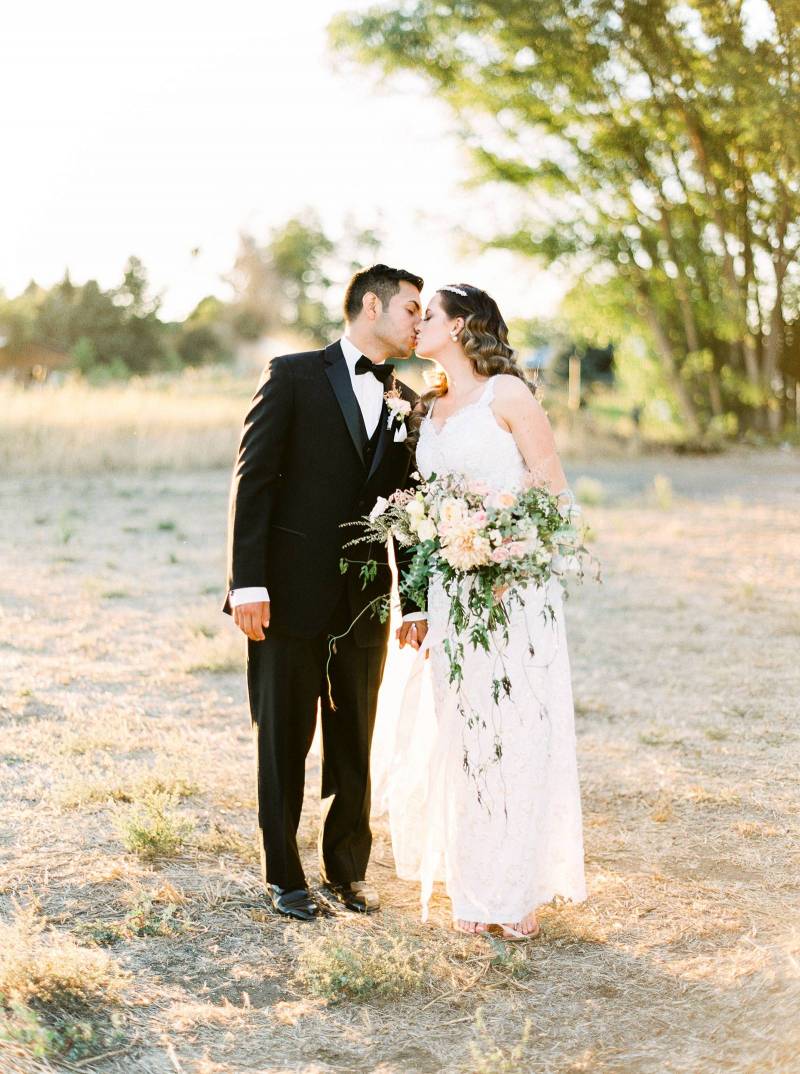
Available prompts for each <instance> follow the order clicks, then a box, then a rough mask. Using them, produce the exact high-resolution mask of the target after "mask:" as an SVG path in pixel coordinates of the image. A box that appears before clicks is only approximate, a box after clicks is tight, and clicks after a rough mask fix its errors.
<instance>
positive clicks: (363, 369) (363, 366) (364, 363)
mask: <svg viewBox="0 0 800 1074" xmlns="http://www.w3.org/2000/svg"><path fill="white" fill-rule="evenodd" d="M356 373H357V374H358V375H359V376H360V375H361V374H362V373H372V375H373V376H374V377H377V378H378V380H380V381H382V382H383V383H384V384H385V383H386V382H387V381H388V380H389V378H390V377H391V375H392V373H394V366H393V365H392V363H391V362H371V361H370V360H369V358H367V356H366V355H365V354H362V355H361V357H360V358H359V359H358V361H357V362H356Z"/></svg>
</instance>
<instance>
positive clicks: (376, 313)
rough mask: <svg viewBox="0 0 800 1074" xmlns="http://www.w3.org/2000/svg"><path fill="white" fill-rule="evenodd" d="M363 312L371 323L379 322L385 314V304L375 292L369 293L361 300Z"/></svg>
mask: <svg viewBox="0 0 800 1074" xmlns="http://www.w3.org/2000/svg"><path fill="white" fill-rule="evenodd" d="M361 312H362V313H365V314H366V315H367V317H368V318H369V320H370V321H377V319H378V318H379V317H380V315H381V313H382V312H383V303H382V302H381V300H380V299H379V298H378V296H377V295H376V294H375V292H374V291H367V292H366V293H365V294H364V297H363V298H362V299H361Z"/></svg>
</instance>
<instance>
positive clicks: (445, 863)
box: [376, 378, 586, 923]
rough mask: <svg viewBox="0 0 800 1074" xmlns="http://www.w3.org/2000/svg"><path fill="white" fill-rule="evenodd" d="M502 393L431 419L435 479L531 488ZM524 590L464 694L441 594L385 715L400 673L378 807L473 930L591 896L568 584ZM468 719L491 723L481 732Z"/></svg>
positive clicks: (466, 668)
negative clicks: (453, 670)
mask: <svg viewBox="0 0 800 1074" xmlns="http://www.w3.org/2000/svg"><path fill="white" fill-rule="evenodd" d="M493 394H494V384H493V378H490V379H489V380H488V382H487V384H486V387H485V389H484V391H483V394H482V396H481V397H480V398H479V399H478V401H477V402H475V403H473V404H471V405H470V406H468V407H464V408H462V409H461V410H460V411H457V412H456V413H454V414H452V415H451V416H450V417H449V418H448V419H447V420H446V422H445V423H444V425H443V426H442V427H441V428H440V429H437V428H436V426H435V425H434V422H433V409H431V410H430V411H429V413H428V415H427V416H426V417H425V419H424V420H423V423H422V427H421V430H420V438H419V443H418V445H417V469H418V470H419V471H420V473H421V474H422V476H423V477H429V476H430V474H431V473H436V474H438V475H441V474H444V473H447V472H456V473H458V474H460V475H463V476H464V477H466V478H467V479H469V480H481V481H484V482H486V483H487V484H488V485H489V486H491V487H492V488H495V489H514V488H519V486H520V484H521V482H522V478H523V474H524V473H525V469H526V468H525V463H524V461H523V459H522V456H521V455H520V453H519V450H518V449H517V446H516V442H515V440H514V437H513V436H512V434H511V433H510V432H508V431H506V430H504V429H502V428H501V427H500V425H499V424H498V423H497V420H496V418H495V416H494V413H493V411H492V408H491V402H492V398H493ZM521 592H522V594H523V599H524V604H523V605H522V606H520V605H519V604H517V603H515V602H513V601H508V599H507V598H506V606H507V608H508V611H509V619H510V622H509V633H508V640H507V641H505V640H504V639H503V638H502V637H496V638H495V639H493V640H494V644H493V647H492V650H491V652H490V653H486V652H484V651H483V650H482V649H478V650H477V651H476V650H474V649H473V648H472V645H471V644H470V643H469V642H468V641H467V642H466V643H465V645H464V659H463V679H462V682H461V685H460V687H459V688H458V690H457V689H456V688H455V686H453V685H451V684H450V683H449V663H448V658H447V655H446V653H445V649H444V642H445V639H446V638H447V637H448V636H450V637H452V627H450V626H449V625H448V610H449V598H448V597H447V595H446V594H445V592H444V590H443V588H442V587H441V586H440V585H433V586H432V587H431V589H430V592H429V604H428V627H429V630H428V636H427V638H426V640H425V643H424V645H423V648H422V649H421V650H420V652H419V654H418V655H417V656H416V659H415V660H414V663H413V666H412V667H411V670H410V673H409V675H408V679H407V684H406V687H405V690H404V691H401V692H402V701H401V703H400V705H399V706H397V705H395V706H394V713H393V717H387V715H386V713H387V711H388V710H390V709H391V708H392V704H391V698H392V697H396V696H397V694H398V691H397V689H396V686H395V685H394V684H392V683H391V675H389V680H390V681H389V696H388V697H385V698H383V699H382V704H381V712H380V715H379V734H378V739H379V742H378V743H376V745H377V746H378V749H377V754H376V756H377V767H378V769H380V767H381V764H383V765H384V769H385V771H384V773H381V772H380V771H378V772H376V776H377V783H378V788H377V790H378V795H377V797H380V796H381V792H382V795H383V801H384V804H385V805H387V806H388V809H389V819H390V828H391V833H392V844H393V849H394V855H395V864H396V868H397V872H398V875H399V876H401V877H402V878H404V879H413V880H419V881H420V882H421V885H422V892H421V894H422V906H423V918H426V917H427V907H428V901H429V898H430V895H431V892H432V888H433V883H434V881H435V880H444V882H445V885H446V889H447V893H448V895H449V896H450V899H451V901H452V909H453V917H454V918H463V919H466V920H468V921H479V922H486V923H500V922H515V921H519V920H521V919H522V918H523V917H524V916H525V915H526V914H527V913H529V912H530V911H531V910H534V909H536V907H537V906H539V905H541V904H542V903H545V902H548V901H549V900H550V899H552V898H553V896H555V895H561V896H563V897H565V898H569V899H572V900H573V901H575V902H581V901H583V900H584V899H585V898H586V888H585V881H584V869H583V833H582V819H581V802H580V788H579V782H578V768H577V759H576V743H575V727H574V713H573V703H572V686H571V681H570V667H569V657H568V653H567V642H566V634H565V628H564V616H563V608H562V596H561V592H562V591H561V586H560V584H559V583H558V581H557V580H555V579H553V580H551V581H550V582H549V583H548V585H547V586H546V587H525V589H523V590H522V591H521ZM547 605H549V606H550V608H552V612H553V615H552V616H551V615H549V614H548V613H547V610H546V609H547ZM426 650H429V651H430V659H429V660H426V659H424V655H425V651H426ZM500 674H506V675H507V676H508V678H509V679H510V681H511V690H510V697H506V696H501V698H500V699H499V701H498V702H496V703H495V702H494V700H493V698H492V691H491V685H492V680H493V679H496V678H498V677H499V675H500ZM459 710H461V711H459ZM465 710H466V711H469V712H472V713H475V714H478V716H479V717H480V718H479V719H478V720H476V721H473V722H474V724H475V726H473V727H472V728H469V727H468V726H467V722H466V720H465V718H464V714H463V713H464V711H465ZM381 720H383V721H384V722H383V725H382V726H381ZM498 741H499V742H500V743H501V744H502V752H501V756H500V757H499V758H498V757H497V756H496V752H495V746H496V743H497V742H498ZM384 776H385V777H386V778H385V779H384V778H383V777H384Z"/></svg>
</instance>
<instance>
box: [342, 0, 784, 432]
mask: <svg viewBox="0 0 800 1074" xmlns="http://www.w3.org/2000/svg"><path fill="white" fill-rule="evenodd" d="M759 14H760V16H761V17H760V18H759V19H756V18H755V16H756V15H759ZM331 37H332V41H333V43H334V46H335V47H336V48H337V49H339V50H340V51H343V52H344V53H346V54H348V55H349V56H350V57H351V58H353V59H354V60H356V61H358V62H359V63H363V64H367V65H370V66H371V67H373V68H374V69H377V70H378V71H381V72H382V73H383V74H384V75H386V76H392V75H393V74H394V73H396V72H399V71H412V72H415V73H416V74H418V75H419V76H420V77H421V78H423V79H424V80H425V81H426V82H427V83H428V84H430V85H432V86H433V87H435V89H436V91H437V93H438V95H439V96H440V98H441V99H442V100H444V101H445V102H447V103H448V104H449V105H450V106H451V108H452V110H453V113H454V116H456V117H457V122H458V123H459V125H460V128H461V130H462V131H463V136H464V138H465V140H466V142H467V144H468V145H469V147H470V148H471V150H472V154H473V157H474V161H475V164H476V168H477V172H478V176H479V177H480V178H482V179H483V180H485V181H486V182H490V183H497V184H499V185H500V186H501V187H502V188H503V189H505V190H507V191H508V193H509V202H510V204H512V205H516V206H517V207H518V211H517V216H516V219H517V224H516V226H515V227H514V228H512V229H511V230H510V231H509V233H508V234H503V235H491V236H481V238H482V239H483V240H484V241H486V242H487V243H488V244H495V245H501V246H504V247H506V248H510V249H514V250H518V251H520V252H522V253H524V254H528V255H531V256H534V257H537V258H540V259H543V260H544V261H545V262H546V263H554V262H565V263H568V264H569V265H570V266H571V267H572V269H573V271H574V273H575V274H576V276H577V278H578V281H579V283H580V285H581V286H584V287H585V286H586V285H587V283H589V284H592V285H593V286H595V287H597V288H600V289H602V288H608V293H609V295H610V296H612V300H613V301H614V302H615V303H617V304H619V305H621V307H622V309H623V311H624V315H625V316H626V317H627V319H628V321H629V323H630V324H631V325H635V326H636V329H637V330H638V331H639V332H640V333H641V334H642V336H643V337H644V338H645V339H646V340H647V341H648V343H649V345H650V348H651V350H652V352H653V354H654V355H656V356H657V358H658V360H659V362H660V364H661V367H662V370H663V373H664V378H665V381H666V383H668V384H669V386H670V389H671V392H672V396H673V399H674V401H675V405H676V407H677V409H678V411H679V413H680V416H681V418H682V420H683V422H684V425H685V427H686V428H687V430H688V431H689V433H691V434H697V433H700V432H702V431H704V430H706V429H708V428H709V427H714V426H715V425H716V426H719V427H720V428H721V429H729V430H731V431H733V430H734V429H736V428H738V429H742V428H746V427H749V426H755V427H757V428H761V429H766V428H773V429H775V428H777V427H778V426H779V424H780V421H781V418H782V416H786V415H788V412H789V409H790V407H793V405H794V393H795V392H796V391H797V381H798V380H800V332H799V329H800V317H799V310H798V304H799V303H800V274H798V264H797V254H798V250H799V249H800V93H799V92H798V78H800V66H799V62H800V0H759V3H758V4H756V3H753V2H748V0H685V2H675V0H537V2H536V3H533V4H532V3H530V2H529V0H409V2H407V3H404V4H401V5H392V6H382V5H379V6H375V7H373V8H370V9H368V10H366V11H359V12H352V13H347V14H343V15H340V16H338V17H337V18H336V19H335V20H334V22H333V23H332V25H331ZM512 195H513V196H512Z"/></svg>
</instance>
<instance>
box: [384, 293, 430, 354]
mask: <svg viewBox="0 0 800 1074" xmlns="http://www.w3.org/2000/svg"><path fill="white" fill-rule="evenodd" d="M421 320H422V299H421V297H420V293H419V291H418V290H417V288H416V287H415V286H414V285H413V284H412V283H408V281H406V280H401V281H400V290H399V291H398V292H397V294H396V295H392V297H391V299H390V300H389V302H388V303H387V304H386V305H385V306H383V308H382V310H381V314H380V316H379V317H378V319H377V321H376V322H375V334H376V335H377V336H379V338H380V339H381V342H382V343H383V344H384V345H385V346H386V348H387V349H388V351H389V353H390V354H391V355H392V356H393V357H395V358H410V357H411V355H412V354H413V352H414V345H415V343H416V341H417V326H418V325H419V323H420V321H421Z"/></svg>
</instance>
